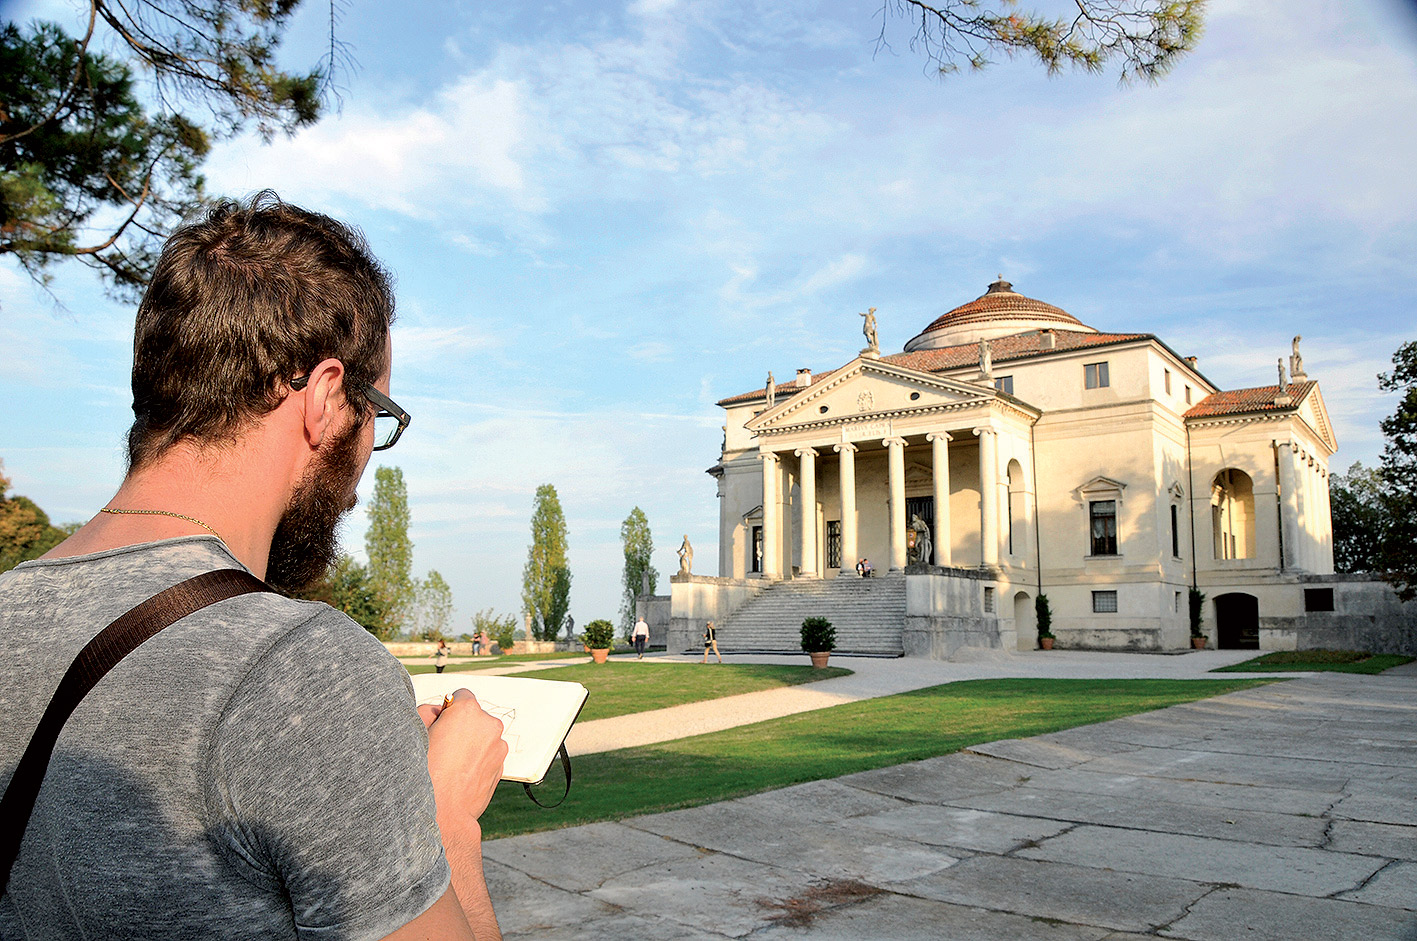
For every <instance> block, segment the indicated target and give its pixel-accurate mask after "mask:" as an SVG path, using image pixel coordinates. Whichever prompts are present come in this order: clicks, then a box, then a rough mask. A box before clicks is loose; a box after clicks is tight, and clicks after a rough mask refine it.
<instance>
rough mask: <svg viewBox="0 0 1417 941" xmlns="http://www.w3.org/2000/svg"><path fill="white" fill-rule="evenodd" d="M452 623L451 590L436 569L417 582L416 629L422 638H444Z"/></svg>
mask: <svg viewBox="0 0 1417 941" xmlns="http://www.w3.org/2000/svg"><path fill="white" fill-rule="evenodd" d="M452 624H453V590H452V589H451V588H450V587H448V583H447V582H446V581H444V579H443V576H442V575H441V574H440V573H439V572H438V570H437V569H433V570H431V571H430V572H429V573H428V577H427V578H425V579H424V580H423V581H421V582H419V583H418V629H419V634H420V635H421V636H422V638H423V639H424V640H446V639H447V633H448V630H449V628H451V627H452Z"/></svg>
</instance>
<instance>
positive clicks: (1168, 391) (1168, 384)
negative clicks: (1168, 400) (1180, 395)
mask: <svg viewBox="0 0 1417 941" xmlns="http://www.w3.org/2000/svg"><path fill="white" fill-rule="evenodd" d="M1162 373H1164V374H1165V380H1166V394H1167V395H1170V394H1171V370H1169V369H1163V370H1162Z"/></svg>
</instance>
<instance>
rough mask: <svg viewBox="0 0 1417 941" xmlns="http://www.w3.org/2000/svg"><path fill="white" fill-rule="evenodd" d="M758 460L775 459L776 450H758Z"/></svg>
mask: <svg viewBox="0 0 1417 941" xmlns="http://www.w3.org/2000/svg"><path fill="white" fill-rule="evenodd" d="M758 460H760V461H776V460H777V452H776V451H767V450H762V451H759V452H758Z"/></svg>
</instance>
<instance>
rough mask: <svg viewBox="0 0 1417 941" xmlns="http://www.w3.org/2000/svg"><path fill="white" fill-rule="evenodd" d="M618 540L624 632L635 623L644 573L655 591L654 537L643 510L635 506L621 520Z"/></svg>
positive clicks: (657, 576) (627, 633) (627, 632)
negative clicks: (621, 550)
mask: <svg viewBox="0 0 1417 941" xmlns="http://www.w3.org/2000/svg"><path fill="white" fill-rule="evenodd" d="M620 543H621V545H623V546H624V549H625V570H624V575H623V576H622V582H621V583H622V586H623V593H624V600H623V602H622V604H621V606H620V626H621V627H622V628H623V629H624V631H625V636H626V637H629V636H630V631H631V630H632V629H633V628H634V623H635V597H636V596H637V595H639V593H640V591H641V590H642V589H643V587H644V581H645V577H646V576H648V577H649V594H651V595H652V594H654V589H655V583H656V582H657V581H658V579H659V573H658V572H656V571H655V570H654V565H653V564H652V557H653V555H654V537H653V536H652V535H650V531H649V518H648V517H646V516H645V511H644V510H641V509H640V508H639V507H635V508H634V509H633V510H631V511H630V515H629V516H627V517H625V522H623V523H621V524H620Z"/></svg>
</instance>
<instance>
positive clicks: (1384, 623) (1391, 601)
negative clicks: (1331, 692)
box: [1260, 575, 1417, 657]
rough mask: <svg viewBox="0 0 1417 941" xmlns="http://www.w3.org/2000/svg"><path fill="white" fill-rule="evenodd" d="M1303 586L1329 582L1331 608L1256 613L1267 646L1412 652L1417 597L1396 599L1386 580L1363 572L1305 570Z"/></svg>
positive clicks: (1416, 639) (1416, 651)
mask: <svg viewBox="0 0 1417 941" xmlns="http://www.w3.org/2000/svg"><path fill="white" fill-rule="evenodd" d="M1301 587H1303V588H1332V589H1333V610H1332V611H1305V612H1303V613H1302V614H1299V615H1296V616H1293V617H1261V618H1260V646H1261V648H1263V649H1268V650H1367V651H1370V652H1372V653H1395V654H1403V655H1405V656H1409V657H1417V601H1408V602H1403V601H1400V600H1399V599H1398V597H1397V593H1396V592H1394V591H1393V590H1392V586H1390V585H1389V584H1388V583H1387V582H1383V581H1375V580H1373V579H1372V578H1370V577H1368V576H1365V575H1324V576H1310V577H1308V578H1305V579H1304V580H1303V582H1302V584H1301Z"/></svg>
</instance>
